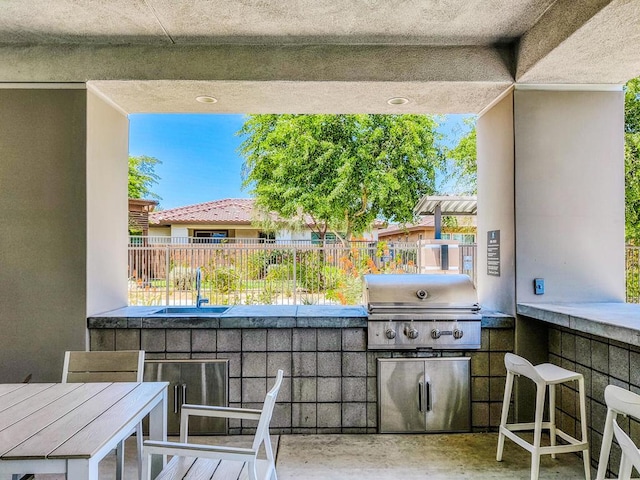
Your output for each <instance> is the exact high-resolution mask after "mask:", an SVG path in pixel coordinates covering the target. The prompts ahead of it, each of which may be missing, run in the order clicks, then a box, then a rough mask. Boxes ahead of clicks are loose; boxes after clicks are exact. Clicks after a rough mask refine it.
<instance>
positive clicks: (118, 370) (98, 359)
mask: <svg viewBox="0 0 640 480" xmlns="http://www.w3.org/2000/svg"><path fill="white" fill-rule="evenodd" d="M143 375H144V351H142V350H131V351H117V352H65V354H64V366H63V368H62V383H87V382H142V378H143ZM133 433H135V434H136V442H137V444H138V479H139V480H140V479H141V478H142V423H139V424H138V425H136V428H135V430H134V431H132V432H131V434H133ZM123 475H124V441H122V442H120V443H119V444H118V448H116V480H122V479H123V478H124V476H123Z"/></svg>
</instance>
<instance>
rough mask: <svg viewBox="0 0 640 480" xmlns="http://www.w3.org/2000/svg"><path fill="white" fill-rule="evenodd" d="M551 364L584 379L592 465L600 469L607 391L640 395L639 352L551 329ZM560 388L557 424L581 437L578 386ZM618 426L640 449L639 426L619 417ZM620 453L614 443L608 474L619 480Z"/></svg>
mask: <svg viewBox="0 0 640 480" xmlns="http://www.w3.org/2000/svg"><path fill="white" fill-rule="evenodd" d="M549 361H550V362H551V363H553V364H555V365H559V366H561V367H563V368H566V369H569V370H572V371H576V372H579V373H581V374H582V375H584V379H585V389H586V397H587V424H588V426H589V430H588V437H589V438H588V440H589V448H590V454H591V464H592V466H593V467H596V468H597V466H598V459H599V456H600V447H601V445H602V434H603V431H604V422H605V418H606V415H607V407H606V404H605V401H604V389H605V387H606V386H607V385H609V384H612V385H617V386H619V387H622V388H624V389H627V390H631V391H632V392H635V393H639V394H640V349H639V348H637V347H633V346H631V345H629V344H625V343H620V342H617V341H614V340H608V339H606V338H603V337H598V336H595V335H589V334H585V333H578V332H576V331H574V330H568V329H565V328H562V327H549ZM571 383H572V385H570V386H566V385H562V386H560V387H559V388H557V390H556V392H557V408H556V414H557V417H556V420H557V423H558V426H559V427H560V429H561V430H564V431H565V432H567V433H568V434H569V435H574V436H576V437H577V438H579V436H580V428H581V427H580V422H579V420H578V418H579V414H580V404H579V403H578V402H579V400H578V395H577V384H576V382H571ZM618 424H619V425H620V426H621V427H622V428H623V429H624V430H625V431H626V432H627V433H630V435H631V438H632V439H633V440H634V441H635V442H636V444H637V445H640V422H637V421H635V420H629V419H628V418H622V417H621V416H619V417H618ZM619 462H620V449H619V447H618V445H617V444H616V443H615V442H614V443H613V446H612V449H611V455H610V462H609V468H610V469H611V470H613V472H615V475H613V473H612V472H609V474H610V475H611V476H614V477H617V472H618V468H619Z"/></svg>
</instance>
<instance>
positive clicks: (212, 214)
mask: <svg viewBox="0 0 640 480" xmlns="http://www.w3.org/2000/svg"><path fill="white" fill-rule="evenodd" d="M253 204H254V200H253V199H252V198H225V199H223V200H214V201H212V202H205V203H198V204H195V205H187V206H185V207H177V208H170V209H168V210H161V211H159V212H153V213H151V214H150V215H149V224H150V225H171V224H173V223H196V224H216V223H218V224H226V225H228V224H233V225H249V224H250V223H251V219H252V215H253Z"/></svg>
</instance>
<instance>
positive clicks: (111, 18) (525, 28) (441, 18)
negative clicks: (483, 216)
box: [0, 0, 640, 113]
mask: <svg viewBox="0 0 640 480" xmlns="http://www.w3.org/2000/svg"><path fill="white" fill-rule="evenodd" d="M0 13H1V14H0V65H2V67H0V82H5V83H17V84H21V83H28V82H32V83H40V82H58V83H68V82H81V83H85V82H88V83H89V85H91V87H92V88H93V89H94V90H95V91H96V92H98V93H99V94H101V95H102V96H104V97H105V98H108V99H109V100H110V101H111V102H113V103H114V104H116V105H118V106H119V107H120V108H121V109H122V110H124V111H126V112H153V111H158V112H171V111H175V112H189V111H193V112H247V113H251V112H274V113H275V112H309V113H311V112H357V111H360V112H381V113H385V112H407V113H410V112H411V113H413V112H415V113H450V112H451V113H452V112H475V113H477V112H479V111H481V110H482V109H483V108H485V107H486V106H487V105H489V104H490V103H491V102H492V101H493V100H495V99H496V98H497V97H499V95H501V94H502V93H504V92H505V91H506V90H508V89H509V88H511V87H512V86H513V85H514V84H516V83H529V84H536V83H547V84H558V83H562V84H567V83H568V84H587V83H589V84H619V83H622V82H624V81H625V80H627V79H628V78H631V77H633V76H635V75H638V74H640V54H639V53H637V52H638V51H640V48H638V47H639V46H640V2H639V1H637V0H583V1H580V2H576V1H575V0H404V1H401V0H352V1H344V0H299V1H292V0H279V1H266V0H215V1H212V0H192V1H189V2H177V1H175V0H101V1H95V0H55V1H51V0H48V1H45V0H3V1H2V3H1V4H0ZM197 95H211V96H213V97H215V98H216V99H217V100H218V101H217V103H210V104H201V103H198V102H196V101H195V96H197ZM397 96H401V97H406V98H407V99H409V103H407V104H406V105H402V106H397V105H396V106H392V105H389V104H388V103H387V100H388V99H389V98H391V97H397Z"/></svg>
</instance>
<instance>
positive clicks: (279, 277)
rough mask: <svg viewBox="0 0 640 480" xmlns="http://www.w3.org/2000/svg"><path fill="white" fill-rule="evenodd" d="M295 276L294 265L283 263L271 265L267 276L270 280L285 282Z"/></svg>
mask: <svg viewBox="0 0 640 480" xmlns="http://www.w3.org/2000/svg"><path fill="white" fill-rule="evenodd" d="M292 277H293V265H290V264H286V263H282V264H280V265H269V268H268V273H267V275H266V277H265V279H266V280H268V281H270V282H283V281H286V280H290V279H291V278H292Z"/></svg>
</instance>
